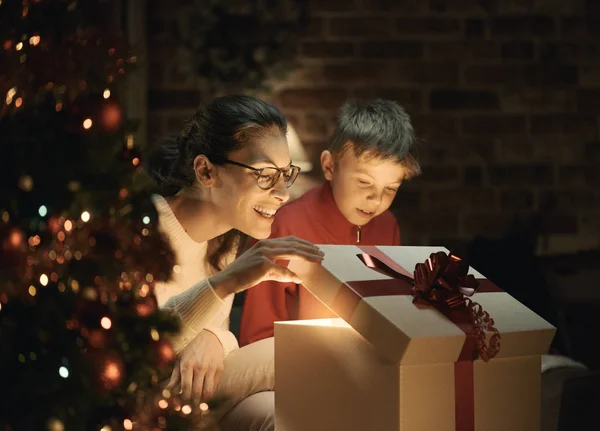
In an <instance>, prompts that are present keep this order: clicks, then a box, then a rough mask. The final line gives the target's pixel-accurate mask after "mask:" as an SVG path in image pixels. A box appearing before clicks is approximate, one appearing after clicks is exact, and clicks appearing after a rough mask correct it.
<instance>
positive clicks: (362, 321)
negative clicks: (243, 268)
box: [289, 245, 556, 365]
mask: <svg viewBox="0 0 600 431" xmlns="http://www.w3.org/2000/svg"><path fill="white" fill-rule="evenodd" d="M318 247H319V248H320V249H321V250H322V251H323V252H324V253H325V257H324V260H323V262H322V264H314V263H309V262H304V261H299V260H294V261H291V262H290V265H289V268H290V270H292V271H294V272H295V273H296V274H297V275H298V276H299V277H300V279H301V280H302V282H303V283H302V284H303V286H304V287H305V288H307V289H308V290H309V291H311V292H312V294H313V295H315V296H316V297H317V298H318V299H320V300H321V302H323V303H324V304H325V305H326V306H327V307H329V308H330V309H331V310H332V311H333V312H334V313H336V314H337V315H339V316H340V317H341V318H343V319H344V320H345V321H346V322H348V324H350V325H351V326H352V327H353V328H354V329H355V330H357V331H358V332H359V333H360V334H361V335H362V336H364V337H365V338H366V339H367V340H368V341H369V342H370V343H371V344H372V345H373V346H374V347H375V348H376V349H377V350H378V351H379V353H380V354H381V355H382V356H383V357H384V358H387V359H388V360H390V361H393V362H397V363H399V364H402V365H411V364H425V363H440V362H454V361H457V360H458V358H459V355H460V354H461V350H462V348H463V345H464V344H465V340H466V334H465V332H464V331H463V330H462V329H460V328H459V327H458V326H457V325H456V324H454V323H453V322H452V321H450V320H449V319H448V318H447V317H446V316H445V315H444V314H442V313H441V312H440V311H438V309H436V308H435V307H430V306H418V305H416V304H414V303H413V296H412V295H411V294H410V290H409V289H406V282H405V283H404V284H405V286H402V283H401V282H399V281H398V280H394V279H393V278H392V277H390V276H388V275H384V274H382V273H380V272H377V271H375V270H374V269H372V268H369V267H368V266H366V265H365V264H364V263H363V261H362V260H361V259H360V258H359V255H361V254H363V253H365V250H366V251H367V252H368V251H369V250H371V251H373V250H375V251H376V252H377V253H379V254H380V255H381V253H383V254H384V255H385V256H387V257H388V258H390V259H391V260H393V261H394V262H396V263H397V264H398V265H400V266H401V267H402V269H403V270H404V271H402V273H404V274H406V275H411V276H412V273H413V271H414V268H415V266H416V264H418V263H423V262H425V261H426V260H427V259H428V257H429V256H430V254H432V253H435V252H439V251H443V252H445V253H448V250H447V249H445V248H444V247H405V246H380V247H359V246H354V245H350V246H347V245H346V246H337V245H319V246H318ZM469 274H472V275H473V276H474V277H475V278H476V279H478V280H480V281H481V282H482V283H484V284H490V282H489V281H487V280H486V279H485V277H484V276H483V275H482V274H481V273H479V272H477V271H476V270H475V269H473V268H472V267H470V268H469ZM381 281H385V283H383V284H384V285H385V286H384V287H385V288H384V289H383V290H384V291H385V292H384V293H383V294H381V292H379V291H380V290H381V289H380V288H377V286H376V285H377V284H379V286H381V285H382V283H381ZM374 282H375V283H374ZM357 284H360V285H361V286H362V291H363V293H364V292H368V293H366V294H365V295H364V296H359V294H358V293H357V290H356V289H355V288H353V286H356V285H357ZM370 286H373V288H374V289H375V290H373V291H371V293H369V288H370ZM390 286H391V290H390ZM396 287H397V290H398V292H397V294H396V290H395V289H396ZM498 290H499V289H498ZM371 294H373V296H369V295H371ZM471 299H472V301H474V302H476V303H478V304H480V305H481V306H482V307H483V309H484V310H485V311H487V312H488V313H489V314H490V316H491V317H492V318H493V320H494V326H495V327H496V329H498V331H499V333H500V336H501V340H500V351H499V353H498V354H497V355H496V358H508V357H514V356H530V355H540V354H543V353H546V352H547V351H548V349H549V347H550V343H551V342H552V338H553V337H554V333H555V330H556V329H555V328H554V326H552V325H551V324H550V323H548V322H547V321H546V320H544V319H542V318H541V317H540V316H538V315H537V314H535V313H534V312H533V311H531V310H530V309H529V308H527V307H526V306H524V305H523V304H521V303H520V302H519V301H517V300H516V299H514V298H513V297H512V296H510V295H509V294H507V293H506V292H503V291H494V292H485V293H480V292H477V293H475V294H474V295H473V296H472V297H471Z"/></svg>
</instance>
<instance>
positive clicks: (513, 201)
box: [500, 190, 534, 211]
mask: <svg viewBox="0 0 600 431" xmlns="http://www.w3.org/2000/svg"><path fill="white" fill-rule="evenodd" d="M533 200H534V196H533V192H532V191H531V190H505V191H503V192H502V194H501V195H500V208H502V209H503V210H517V211H522V210H529V209H532V208H533Z"/></svg>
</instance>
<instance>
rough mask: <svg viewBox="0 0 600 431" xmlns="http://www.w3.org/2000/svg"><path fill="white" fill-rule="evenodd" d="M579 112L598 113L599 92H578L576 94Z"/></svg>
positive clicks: (599, 106) (599, 109)
mask: <svg viewBox="0 0 600 431" xmlns="http://www.w3.org/2000/svg"><path fill="white" fill-rule="evenodd" d="M577 110H578V111H579V112H584V113H589V112H600V90H580V91H578V92H577Z"/></svg>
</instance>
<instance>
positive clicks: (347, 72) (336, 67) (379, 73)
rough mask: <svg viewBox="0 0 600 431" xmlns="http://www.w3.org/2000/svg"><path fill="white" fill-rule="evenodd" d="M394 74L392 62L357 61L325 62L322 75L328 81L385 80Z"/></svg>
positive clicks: (365, 81) (366, 81)
mask: <svg viewBox="0 0 600 431" xmlns="http://www.w3.org/2000/svg"><path fill="white" fill-rule="evenodd" d="M393 76H394V69H393V64H390V63H385V62H367V61H357V62H352V63H346V64H326V65H325V66H324V67H323V77H324V78H325V79H327V80H328V81H330V82H338V83H348V82H354V83H359V82H364V83H369V84H371V83H373V82H387V81H389V80H390V79H391V78H392V77H393Z"/></svg>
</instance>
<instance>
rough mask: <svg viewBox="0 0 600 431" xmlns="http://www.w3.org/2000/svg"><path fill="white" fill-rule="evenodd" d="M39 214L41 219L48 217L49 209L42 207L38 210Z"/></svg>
mask: <svg viewBox="0 0 600 431" xmlns="http://www.w3.org/2000/svg"><path fill="white" fill-rule="evenodd" d="M38 214H39V215H40V217H46V214H48V208H46V205H42V206H41V207H39V208H38Z"/></svg>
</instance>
